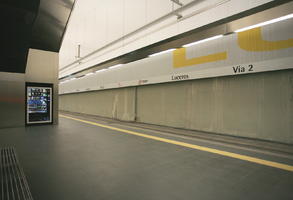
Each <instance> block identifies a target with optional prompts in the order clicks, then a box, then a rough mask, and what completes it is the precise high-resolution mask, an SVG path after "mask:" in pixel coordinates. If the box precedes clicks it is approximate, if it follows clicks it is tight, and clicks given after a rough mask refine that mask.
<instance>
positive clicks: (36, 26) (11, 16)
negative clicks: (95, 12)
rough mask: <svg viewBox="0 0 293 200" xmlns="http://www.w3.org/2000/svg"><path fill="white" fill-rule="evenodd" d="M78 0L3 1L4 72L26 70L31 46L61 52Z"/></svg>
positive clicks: (0, 12)
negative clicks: (69, 21) (69, 20)
mask: <svg viewBox="0 0 293 200" xmlns="http://www.w3.org/2000/svg"><path fill="white" fill-rule="evenodd" d="M74 2H75V0H25V1H24V0H1V2H0V26H1V31H0V41H1V45H0V51H1V53H0V71H2V72H15V73H25V68H26V61H27V55H28V50H29V48H34V49H40V50H45V51H53V52H59V49H60V46H61V43H62V39H63V35H64V32H65V30H66V25H67V22H68V19H69V17H70V14H71V11H72V8H73V6H74Z"/></svg>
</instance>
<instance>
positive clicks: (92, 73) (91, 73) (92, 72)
mask: <svg viewBox="0 0 293 200" xmlns="http://www.w3.org/2000/svg"><path fill="white" fill-rule="evenodd" d="M92 74H94V72H90V73H87V74H86V75H85V76H89V75H92Z"/></svg>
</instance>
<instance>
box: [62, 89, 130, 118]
mask: <svg viewBox="0 0 293 200" xmlns="http://www.w3.org/2000/svg"><path fill="white" fill-rule="evenodd" d="M59 103H60V109H61V110H66V111H71V112H78V113H85V114H91V115H98V116H103V117H110V118H114V119H119V120H125V121H133V120H134V117H135V115H134V113H135V88H121V89H111V90H102V91H99V92H85V93H77V94H69V95H61V96H60V97H59Z"/></svg>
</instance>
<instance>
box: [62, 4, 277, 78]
mask: <svg viewBox="0 0 293 200" xmlns="http://www.w3.org/2000/svg"><path fill="white" fill-rule="evenodd" d="M271 1H272V0H245V1H244V0H204V1H203V0H180V2H181V3H183V4H184V5H188V4H190V3H192V2H193V4H192V6H189V7H186V9H183V10H182V11H180V12H179V14H180V15H182V16H183V17H182V18H180V19H177V16H176V15H174V14H171V15H170V16H169V17H166V18H163V19H162V17H163V16H165V15H167V14H170V13H172V12H173V11H174V10H176V9H178V8H180V6H179V5H177V4H175V3H174V2H172V1H170V0H159V1H158V0H99V1H96V0H82V1H77V2H76V5H75V7H74V10H73V13H72V15H71V17H70V21H69V23H68V28H67V30H66V34H65V36H64V40H63V43H62V47H61V49H60V73H59V77H60V78H61V77H64V76H67V75H70V74H72V73H74V72H76V71H79V70H82V69H86V68H88V67H91V66H94V65H96V64H99V63H101V62H104V61H107V60H109V59H111V58H114V57H117V56H120V55H123V54H126V53H129V52H132V51H134V50H137V49H139V48H142V47H145V46H148V45H151V44H154V43H156V42H159V41H162V40H164V39H167V38H170V37H172V36H175V35H178V34H181V33H184V32H187V31H189V30H193V29H196V28H198V27H201V26H204V25H206V24H210V23H212V22H215V21H217V20H220V19H224V18H227V17H229V16H232V15H235V14H237V13H240V12H243V11H246V10H249V9H252V8H254V7H257V6H260V5H262V4H266V3H269V2H271ZM154 21H156V23H153V24H151V25H150V26H147V27H144V26H146V25H147V24H150V23H151V22H154ZM134 31H136V32H135V33H133V34H131V33H132V32H134ZM78 45H80V55H79V56H80V57H81V58H82V57H84V56H86V55H88V54H90V53H93V52H94V53H93V54H92V55H91V56H89V57H87V58H85V59H82V61H81V63H74V62H75V61H76V60H77V59H78V58H77V57H78V53H77V52H78Z"/></svg>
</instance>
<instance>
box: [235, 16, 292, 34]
mask: <svg viewBox="0 0 293 200" xmlns="http://www.w3.org/2000/svg"><path fill="white" fill-rule="evenodd" d="M292 17H293V14H290V15H285V16H283V17H278V18H276V19H272V20H269V21H266V22H262V23H258V24H255V25H252V26H248V27H245V28H241V29H238V30H236V31H235V32H236V33H238V32H242V31H247V30H249V29H253V28H257V27H260V26H265V25H268V24H273V23H276V22H280V21H284V20H286V19H290V18H292Z"/></svg>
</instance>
